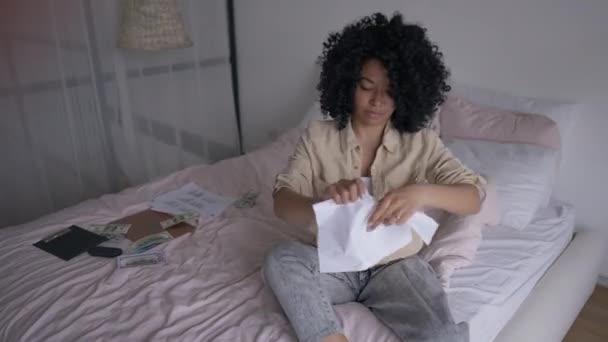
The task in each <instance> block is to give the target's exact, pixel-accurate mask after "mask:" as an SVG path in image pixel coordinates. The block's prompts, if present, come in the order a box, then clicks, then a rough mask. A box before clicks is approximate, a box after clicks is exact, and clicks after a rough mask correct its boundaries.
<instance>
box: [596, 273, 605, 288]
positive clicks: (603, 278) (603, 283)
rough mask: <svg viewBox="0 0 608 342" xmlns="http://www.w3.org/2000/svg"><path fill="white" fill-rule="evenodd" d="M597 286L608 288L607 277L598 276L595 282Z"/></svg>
mask: <svg viewBox="0 0 608 342" xmlns="http://www.w3.org/2000/svg"><path fill="white" fill-rule="evenodd" d="M597 283H598V285H601V286H604V287H608V276H604V275H600V277H599V278H598V280H597Z"/></svg>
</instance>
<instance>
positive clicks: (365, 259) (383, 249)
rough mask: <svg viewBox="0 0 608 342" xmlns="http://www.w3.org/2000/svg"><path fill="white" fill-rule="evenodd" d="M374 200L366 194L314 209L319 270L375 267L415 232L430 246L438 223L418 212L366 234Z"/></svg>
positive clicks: (329, 270) (358, 269)
mask: <svg viewBox="0 0 608 342" xmlns="http://www.w3.org/2000/svg"><path fill="white" fill-rule="evenodd" d="M375 206H376V201H375V200H374V198H373V197H372V196H370V195H369V194H366V195H364V196H363V198H361V199H360V200H358V201H356V202H353V203H348V204H342V205H340V204H336V203H335V202H334V201H333V200H328V201H325V202H321V203H317V204H315V205H314V206H313V209H314V211H315V217H316V220H317V226H318V228H319V230H318V252H319V267H320V271H321V272H323V273H331V272H353V271H363V270H366V269H368V268H370V267H372V266H374V265H376V264H377V263H378V262H379V261H380V260H382V259H383V258H384V257H386V256H388V255H390V254H392V253H394V252H395V251H397V250H398V249H399V248H401V247H403V246H405V245H406V244H408V243H409V242H410V241H411V240H412V230H415V231H416V232H417V233H418V235H419V236H420V238H421V239H422V240H423V241H424V242H425V243H427V244H428V243H430V241H431V239H432V237H433V235H434V234H435V231H437V226H438V224H437V222H435V221H434V220H433V219H432V218H430V217H429V216H427V215H425V214H424V213H420V212H417V213H415V214H414V215H413V216H412V218H411V219H409V220H408V221H407V222H406V223H404V224H401V225H388V226H387V225H379V226H378V227H377V228H376V229H374V230H372V231H368V229H367V222H368V218H369V216H370V215H371V214H372V211H373V209H374V207H375Z"/></svg>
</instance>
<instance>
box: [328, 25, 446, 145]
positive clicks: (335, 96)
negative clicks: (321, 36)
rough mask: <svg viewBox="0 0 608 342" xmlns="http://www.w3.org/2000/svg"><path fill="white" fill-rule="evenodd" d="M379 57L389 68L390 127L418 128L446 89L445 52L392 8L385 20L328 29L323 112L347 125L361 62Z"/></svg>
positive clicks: (441, 98) (431, 116)
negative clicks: (335, 31) (389, 16)
mask: <svg viewBox="0 0 608 342" xmlns="http://www.w3.org/2000/svg"><path fill="white" fill-rule="evenodd" d="M372 58H376V59H378V60H380V61H381V62H382V63H383V65H384V67H385V68H386V69H387V71H388V75H389V80H390V88H391V93H392V94H393V100H394V102H395V112H394V113H393V115H392V117H391V121H392V123H393V126H394V127H395V128H396V129H397V130H398V131H399V132H401V133H404V132H410V133H414V132H418V131H419V130H421V129H422V128H424V127H426V126H427V125H428V124H429V122H430V121H431V120H432V118H433V115H434V112H435V110H436V109H437V107H438V106H439V105H440V104H441V103H443V101H444V99H445V93H446V92H448V91H449V90H450V87H449V86H448V85H447V83H446V80H447V78H448V77H449V71H448V70H447V69H446V67H445V65H444V64H443V54H442V53H441V52H439V50H438V48H437V46H436V45H434V44H432V43H431V42H430V41H429V39H428V38H427V36H426V29H424V28H422V27H420V26H418V25H414V24H408V23H404V22H403V18H402V16H401V14H399V13H395V14H394V15H393V17H392V18H391V19H390V20H389V19H388V18H387V17H386V16H384V15H383V14H381V13H376V14H373V15H371V16H367V17H364V18H362V19H360V20H359V21H357V22H355V23H353V24H349V25H347V26H346V27H345V28H344V29H343V30H342V32H340V33H332V34H330V35H329V38H328V39H327V41H326V42H325V43H323V53H322V55H321V56H320V57H319V62H320V63H321V77H320V81H319V84H318V85H317V90H318V91H319V93H320V102H321V111H322V112H323V114H324V115H329V116H331V117H332V118H333V119H334V120H335V121H336V123H337V125H338V128H339V129H343V128H344V127H346V124H347V123H348V121H349V120H350V117H351V113H352V111H353V99H354V92H355V87H356V84H357V82H358V81H359V79H360V77H361V68H362V66H363V64H364V63H365V62H366V61H367V60H369V59H372Z"/></svg>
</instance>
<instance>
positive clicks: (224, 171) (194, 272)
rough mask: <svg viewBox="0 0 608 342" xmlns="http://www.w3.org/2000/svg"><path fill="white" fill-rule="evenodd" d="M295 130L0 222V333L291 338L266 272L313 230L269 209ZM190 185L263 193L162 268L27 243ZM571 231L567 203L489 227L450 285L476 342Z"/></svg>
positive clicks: (352, 330)
mask: <svg viewBox="0 0 608 342" xmlns="http://www.w3.org/2000/svg"><path fill="white" fill-rule="evenodd" d="M298 136H299V135H293V137H292V138H285V139H291V140H289V141H286V140H279V141H277V142H276V143H275V144H273V145H271V146H269V147H267V148H265V149H263V150H260V151H256V152H253V153H250V154H247V155H245V156H242V157H239V158H235V159H230V160H226V161H222V162H220V163H217V164H215V165H213V166H209V167H193V168H189V169H186V170H183V171H180V172H177V173H174V174H172V175H170V176H168V177H165V178H162V179H158V180H155V181H153V182H151V183H149V184H146V185H143V186H139V187H136V188H132V189H128V190H126V191H123V192H121V193H118V194H113V195H107V196H103V197H101V198H98V199H95V200H90V201H85V202H83V203H81V204H80V205H77V206H75V207H72V208H69V209H66V210H63V211H60V212H57V213H55V214H53V215H49V216H46V217H43V218H41V219H39V220H36V221H32V222H29V223H27V224H24V225H20V226H15V227H9V228H5V229H0V289H2V290H1V291H0V340H1V341H73V340H104V341H108V340H128V341H163V340H185V341H186V340H187V341H264V342H266V341H295V337H294V334H293V331H292V328H291V326H290V324H289V322H288V321H287V319H286V318H285V316H284V314H283V312H282V310H281V308H280V307H279V305H278V304H277V302H276V300H275V299H274V297H273V295H272V293H271V292H270V291H269V290H268V289H267V288H266V286H265V285H264V283H263V281H262V277H261V274H260V272H259V270H260V267H261V265H262V262H263V258H264V255H265V253H266V252H267V251H268V250H269V249H270V248H271V247H272V246H273V245H274V244H276V243H277V242H279V241H281V240H285V239H300V240H306V239H309V238H310V233H308V232H306V231H304V230H302V229H300V228H298V227H292V226H289V225H286V224H285V223H283V222H281V221H280V220H278V219H276V218H275V217H274V215H273V214H272V200H271V189H272V184H273V182H274V175H275V174H276V173H277V172H278V171H279V170H280V168H281V167H282V165H283V163H284V161H285V158H286V156H287V155H288V154H289V153H290V152H291V150H292V148H293V144H295V140H296V139H297V137H298ZM243 172H247V176H246V177H244V176H243ZM188 182H195V183H197V184H199V185H201V186H203V187H204V188H206V189H207V190H210V191H213V192H216V193H221V194H223V195H227V196H233V197H236V196H238V195H239V194H242V193H244V192H246V191H248V190H257V191H259V192H260V196H259V200H258V203H257V205H256V206H255V207H253V208H248V209H238V208H230V209H228V210H227V211H226V212H225V213H224V214H223V215H222V216H221V217H219V218H217V219H216V220H214V221H212V222H210V223H206V224H203V225H201V226H199V227H197V230H196V231H195V232H194V233H193V234H191V235H186V236H182V237H180V238H178V239H174V240H172V241H170V242H168V243H166V244H163V245H162V246H159V247H158V249H157V250H158V251H162V252H164V253H165V254H166V257H167V261H168V264H167V265H162V266H155V267H142V268H130V269H119V268H117V267H116V263H115V261H114V260H112V259H105V258H94V257H90V256H88V255H81V256H79V257H76V258H75V259H72V260H70V261H68V262H65V261H62V260H60V259H58V258H56V257H54V256H52V255H50V254H47V253H45V252H43V251H41V250H38V249H37V248H35V247H33V246H32V243H34V242H36V241H38V240H39V239H41V238H42V237H44V236H46V235H48V234H50V233H52V232H54V231H57V230H58V229H60V228H63V227H66V226H68V225H71V224H86V223H106V222H110V221H112V220H115V219H117V218H120V217H122V216H125V215H129V214H132V213H135V212H138V211H140V210H143V209H145V208H146V207H147V206H148V205H149V203H150V201H151V200H152V199H153V198H154V197H155V196H156V195H158V194H160V193H163V192H166V191H169V190H172V189H175V188H178V187H180V186H181V185H183V184H186V183H188ZM558 214H559V215H558ZM543 215H544V216H543ZM568 220H569V222H568V223H567V224H566V223H565V222H566V221H568ZM562 227H563V228H562ZM571 233H572V211H571V210H570V209H569V207H567V206H565V205H562V204H559V205H555V206H553V211H548V212H546V213H542V215H540V216H539V217H537V218H536V220H535V222H534V224H533V225H531V226H530V227H529V229H527V230H525V231H523V232H515V231H510V230H507V229H501V228H500V227H497V228H492V229H490V230H487V231H486V234H485V241H484V242H483V244H482V247H481V250H480V253H479V258H478V260H477V261H476V262H475V264H474V265H472V266H471V267H468V268H465V269H462V270H459V271H458V272H457V274H456V276H455V278H454V279H453V288H452V289H451V290H450V292H449V301H450V307H451V308H452V310H453V313H454V316H455V317H456V319H457V320H467V321H469V322H470V324H471V329H472V336H473V338H474V340H473V341H482V340H483V341H488V340H487V338H492V337H493V336H495V335H496V334H497V333H498V331H499V330H500V328H501V327H502V326H503V325H504V324H505V322H506V321H507V320H508V319H509V315H511V314H512V313H513V311H514V310H515V308H516V307H517V306H518V305H519V304H520V303H521V301H523V300H524V298H525V296H526V294H527V292H529V288H531V287H532V286H533V285H534V283H535V282H536V281H537V280H538V278H539V277H540V276H541V275H542V273H543V272H544V270H545V269H546V268H547V267H548V266H549V265H550V263H551V262H552V261H553V260H554V259H555V257H556V256H557V255H558V254H559V252H560V251H561V250H562V249H563V247H564V246H565V245H566V243H567V241H568V240H569V238H570V234H571ZM336 311H337V313H338V316H339V319H340V320H341V321H342V322H343V325H344V327H345V330H346V334H347V335H348V336H349V337H350V338H351V340H352V341H370V340H373V341H383V340H384V341H389V340H391V336H392V335H391V333H390V331H389V330H388V329H387V328H386V327H384V326H382V325H381V324H380V323H379V322H378V321H377V320H376V319H375V317H374V316H373V315H372V314H371V312H369V310H367V309H366V308H365V307H363V306H362V305H360V304H357V303H351V304H345V305H340V306H336ZM355 337H357V338H355Z"/></svg>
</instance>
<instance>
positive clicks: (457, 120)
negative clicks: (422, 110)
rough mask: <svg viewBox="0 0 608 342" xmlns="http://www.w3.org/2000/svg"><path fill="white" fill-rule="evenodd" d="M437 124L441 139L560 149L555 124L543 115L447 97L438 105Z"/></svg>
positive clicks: (559, 139) (559, 140) (557, 130)
mask: <svg viewBox="0 0 608 342" xmlns="http://www.w3.org/2000/svg"><path fill="white" fill-rule="evenodd" d="M440 123H441V136H442V137H444V138H463V139H478V140H492V141H497V142H505V143H507V142H508V143H525V144H533V145H540V146H544V147H548V148H551V149H555V150H559V149H560V148H561V138H560V135H559V129H558V126H557V124H556V123H555V122H554V121H553V120H551V119H549V118H548V117H546V116H543V115H539V114H526V113H516V112H510V111H505V110H500V109H496V108H491V107H484V106H481V105H478V104H476V103H473V102H470V101H467V100H465V99H462V98H459V97H455V96H448V97H447V98H446V100H445V102H444V103H443V105H442V106H441V112H440Z"/></svg>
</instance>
